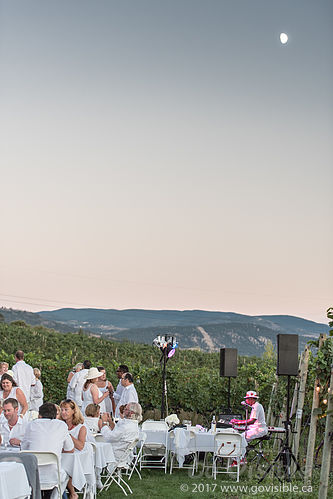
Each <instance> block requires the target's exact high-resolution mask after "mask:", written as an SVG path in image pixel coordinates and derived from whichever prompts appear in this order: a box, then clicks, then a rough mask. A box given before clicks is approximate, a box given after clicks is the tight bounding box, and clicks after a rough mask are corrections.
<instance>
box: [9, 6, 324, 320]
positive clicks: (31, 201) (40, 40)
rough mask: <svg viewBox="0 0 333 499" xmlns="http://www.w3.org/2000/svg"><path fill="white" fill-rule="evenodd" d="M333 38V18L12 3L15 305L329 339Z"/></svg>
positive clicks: (286, 10) (318, 10)
mask: <svg viewBox="0 0 333 499" xmlns="http://www.w3.org/2000/svg"><path fill="white" fill-rule="evenodd" d="M332 21H333V3H332V2H331V0H316V1H312V0H311V1H309V0H293V1H291V0H287V1H286V0H275V1H274V0H168V1H166V0H122V1H121V2H119V1H118V0H117V1H116V0H99V1H98V2H96V1H93V0H90V1H87V0H71V1H70V2H69V1H68V0H57V1H56V2H54V1H51V0H34V1H30V0H14V1H13V0H7V1H4V0H1V1H0V72H1V78H0V157H1V166H0V174H1V176H0V186H1V195H0V217H1V219H0V220H1V223H0V227H1V245H0V257H1V258H0V306H1V305H2V306H5V307H11V308H17V309H24V310H31V311H39V310H51V309H56V308H61V307H70V306H73V307H97V308H116V309H126V308H145V309H177V310H185V309H204V310H219V311H225V312H238V313H244V314H249V315H259V314H289V315H296V316H300V317H304V318H307V319H311V320H314V321H318V322H324V323H325V322H327V319H326V309H327V308H328V307H329V306H332V305H333V300H332V285H331V282H332V262H331V252H332V245H333V235H332V224H331V221H332V208H333V206H332V205H333V202H332V181H333V169H332V159H333V151H332V143H333V141H332V131H333V106H332V101H333V97H332V88H333V67H332V52H333V28H332V26H333V23H332ZM281 32H285V33H287V34H288V36H289V40H288V43H287V44H286V45H282V44H281V43H280V40H279V35H280V33H281Z"/></svg>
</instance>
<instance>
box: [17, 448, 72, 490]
mask: <svg viewBox="0 0 333 499" xmlns="http://www.w3.org/2000/svg"><path fill="white" fill-rule="evenodd" d="M21 452H22V453H27V454H33V455H34V456H36V458H37V461H38V468H40V467H42V466H49V465H50V464H53V465H55V466H56V468H57V480H54V481H52V480H51V481H50V482H40V489H41V490H50V489H54V487H56V488H57V491H58V497H59V499H61V497H62V488H61V479H60V462H59V458H58V456H57V454H55V453H54V452H42V451H32V450H22V451H21ZM66 483H67V482H66Z"/></svg>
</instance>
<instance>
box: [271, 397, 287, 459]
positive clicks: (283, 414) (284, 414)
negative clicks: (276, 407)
mask: <svg viewBox="0 0 333 499" xmlns="http://www.w3.org/2000/svg"><path fill="white" fill-rule="evenodd" d="M286 405H287V404H286V400H285V399H284V401H283V406H282V409H281V411H280V414H279V416H278V421H277V426H279V427H282V426H283V421H284V420H285V419H286V417H287V411H286ZM280 442H281V439H280V438H279V436H278V433H275V438H274V443H273V451H275V449H276V448H277V446H278V444H280Z"/></svg>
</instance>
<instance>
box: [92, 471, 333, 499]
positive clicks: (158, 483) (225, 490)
mask: <svg viewBox="0 0 333 499" xmlns="http://www.w3.org/2000/svg"><path fill="white" fill-rule="evenodd" d="M210 473H211V472H208V473H207V474H206V473H205V475H204V476H203V474H202V473H200V469H199V472H198V473H196V474H195V475H194V476H193V477H192V476H191V475H190V472H189V470H185V469H184V470H175V471H174V472H173V473H172V475H170V474H169V473H167V474H165V473H164V471H163V470H161V469H156V470H153V469H152V470H150V469H149V470H147V469H146V470H143V471H142V480H140V479H139V478H138V476H137V475H136V474H133V476H132V479H131V480H130V482H129V484H130V486H131V488H132V490H133V495H132V496H130V497H132V498H137V497H138V498H145V499H153V498H163V499H164V498H165V499H168V498H170V499H188V498H192V499H193V498H194V497H198V499H199V498H200V499H201V498H205V499H207V498H209V499H215V498H221V497H223V498H227V499H239V498H242V499H247V498H252V499H253V498H254V497H258V498H265V499H266V498H267V499H271V498H272V497H274V499H276V498H284V499H286V498H289V497H290V498H292V497H297V496H298V497H300V496H301V495H303V496H305V498H306V499H313V498H317V497H318V487H319V475H320V470H314V476H313V484H312V486H311V489H308V488H307V487H306V489H304V490H303V491H302V487H303V481H302V479H301V478H300V477H299V478H296V477H293V479H292V481H291V482H290V483H285V484H282V483H280V482H279V481H278V480H277V479H276V478H273V476H272V474H269V475H268V476H267V477H266V478H265V480H264V481H263V482H262V483H260V484H259V483H258V480H257V478H255V477H253V476H252V475H253V473H252V470H251V469H247V470H244V471H242V472H241V476H240V481H239V483H236V481H235V479H233V478H230V475H222V474H220V475H218V476H217V479H216V480H214V479H213V477H212V476H211V474H210ZM274 487H275V489H274ZM283 487H284V488H283ZM97 497H98V499H108V498H112V499H118V498H124V497H125V496H124V494H123V492H122V491H121V490H120V488H119V487H117V485H116V484H112V485H111V486H110V489H109V490H108V491H107V492H105V491H104V492H102V493H99V494H98V496H97ZM327 497H328V498H333V493H332V492H331V491H330V490H329V492H328V496H327Z"/></svg>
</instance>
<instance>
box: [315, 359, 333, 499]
mask: <svg viewBox="0 0 333 499" xmlns="http://www.w3.org/2000/svg"><path fill="white" fill-rule="evenodd" d="M332 432H333V364H332V365H331V380H330V390H329V393H328V403H327V411H326V426H325V437H324V448H323V457H322V461H321V471H320V485H319V493H318V499H326V497H327V489H328V478H329V473H330V463H331V449H332Z"/></svg>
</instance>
